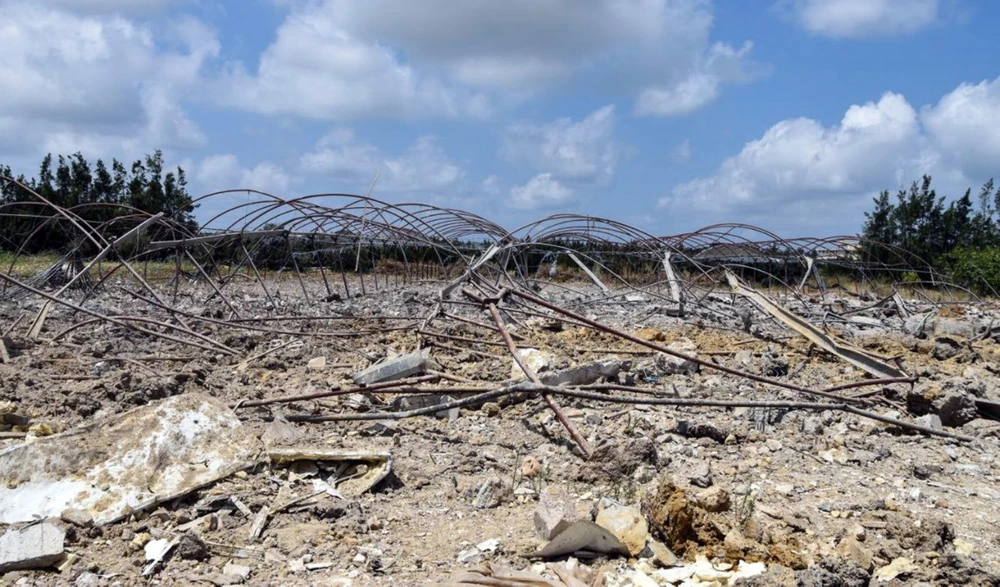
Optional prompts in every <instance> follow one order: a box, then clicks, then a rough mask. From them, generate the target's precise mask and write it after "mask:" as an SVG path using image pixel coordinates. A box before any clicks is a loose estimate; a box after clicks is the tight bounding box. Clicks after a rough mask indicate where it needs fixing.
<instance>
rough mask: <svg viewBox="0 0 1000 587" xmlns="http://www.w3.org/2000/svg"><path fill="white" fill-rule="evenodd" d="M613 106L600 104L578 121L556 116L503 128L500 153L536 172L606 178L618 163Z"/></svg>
mask: <svg viewBox="0 0 1000 587" xmlns="http://www.w3.org/2000/svg"><path fill="white" fill-rule="evenodd" d="M614 130H615V107H614V106H612V105H609V106H604V107H603V108H599V109H597V110H595V111H594V112H592V113H590V114H589V115H587V116H586V117H585V118H583V119H582V120H580V121H578V122H574V121H573V120H572V119H570V118H558V119H556V120H553V121H551V122H548V123H545V124H541V125H531V124H516V125H513V126H511V127H510V128H509V129H507V132H506V135H505V136H504V138H503V141H502V146H501V152H502V153H503V154H504V156H505V157H506V158H507V159H509V160H511V161H514V162H516V163H519V164H522V165H525V166H528V167H531V168H533V169H535V170H536V171H542V170H545V171H549V172H551V173H553V174H555V175H558V176H561V177H564V178H567V179H572V180H579V181H606V180H608V179H610V178H611V177H612V176H613V175H614V173H615V168H616V167H617V165H618V160H619V158H620V156H621V153H622V147H621V146H620V145H618V144H617V143H616V142H615V141H614V138H613V135H614Z"/></svg>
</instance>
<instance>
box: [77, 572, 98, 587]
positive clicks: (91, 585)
mask: <svg viewBox="0 0 1000 587" xmlns="http://www.w3.org/2000/svg"><path fill="white" fill-rule="evenodd" d="M102 582H103V580H102V579H101V576H100V575H98V574H97V573H91V572H90V571H84V572H82V573H80V574H79V575H77V576H76V580H75V581H73V587H98V585H100V584H101V583H102Z"/></svg>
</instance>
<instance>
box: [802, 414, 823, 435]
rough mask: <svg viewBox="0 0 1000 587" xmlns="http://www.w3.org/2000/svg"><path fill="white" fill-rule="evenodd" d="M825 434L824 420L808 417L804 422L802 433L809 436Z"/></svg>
mask: <svg viewBox="0 0 1000 587" xmlns="http://www.w3.org/2000/svg"><path fill="white" fill-rule="evenodd" d="M822 432H823V418H820V417H819V416H806V418H805V419H804V420H802V433H803V434H809V435H816V434H821V433H822Z"/></svg>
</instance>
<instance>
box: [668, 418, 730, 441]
mask: <svg viewBox="0 0 1000 587" xmlns="http://www.w3.org/2000/svg"><path fill="white" fill-rule="evenodd" d="M677 433H678V434H680V435H681V436H686V437H688V438H711V439H712V440H714V441H716V442H719V443H723V442H725V441H726V437H727V436H729V431H728V430H723V429H721V428H719V427H718V426H715V425H714V424H708V423H702V422H691V421H690V420H678V421H677Z"/></svg>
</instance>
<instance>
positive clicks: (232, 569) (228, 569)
mask: <svg viewBox="0 0 1000 587" xmlns="http://www.w3.org/2000/svg"><path fill="white" fill-rule="evenodd" d="M222 574H223V575H227V576H231V577H238V578H239V579H240V582H241V583H242V582H243V581H246V580H247V579H249V578H250V567H248V566H245V565H238V564H236V563H234V562H232V561H230V562H228V563H226V565H225V566H224V567H222Z"/></svg>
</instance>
